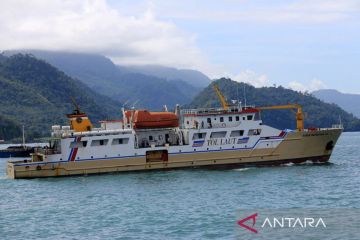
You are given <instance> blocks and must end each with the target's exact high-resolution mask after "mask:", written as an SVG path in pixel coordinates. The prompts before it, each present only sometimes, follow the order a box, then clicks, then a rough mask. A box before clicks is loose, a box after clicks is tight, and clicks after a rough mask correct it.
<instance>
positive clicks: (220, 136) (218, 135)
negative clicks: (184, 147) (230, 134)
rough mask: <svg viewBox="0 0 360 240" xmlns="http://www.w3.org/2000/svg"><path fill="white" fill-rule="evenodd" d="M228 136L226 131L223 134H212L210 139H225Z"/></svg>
mask: <svg viewBox="0 0 360 240" xmlns="http://www.w3.org/2000/svg"><path fill="white" fill-rule="evenodd" d="M225 136H226V131H222V132H212V133H211V134H210V138H224V137H225Z"/></svg>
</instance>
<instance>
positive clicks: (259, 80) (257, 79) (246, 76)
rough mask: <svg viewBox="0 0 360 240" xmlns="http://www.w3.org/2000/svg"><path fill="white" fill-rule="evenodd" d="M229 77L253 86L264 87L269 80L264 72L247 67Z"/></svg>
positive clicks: (268, 83)
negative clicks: (260, 72) (257, 71)
mask: <svg viewBox="0 0 360 240" xmlns="http://www.w3.org/2000/svg"><path fill="white" fill-rule="evenodd" d="M229 77H230V78H232V79H233V80H235V81H237V82H245V83H249V84H251V85H253V86H254V87H264V86H269V85H270V81H269V79H268V77H267V76H266V75H265V74H258V73H256V72H254V71H252V70H249V69H247V70H244V71H242V72H240V73H239V74H237V75H234V76H229Z"/></svg>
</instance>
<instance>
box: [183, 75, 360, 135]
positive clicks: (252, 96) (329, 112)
mask: <svg viewBox="0 0 360 240" xmlns="http://www.w3.org/2000/svg"><path fill="white" fill-rule="evenodd" d="M216 83H217V84H218V86H219V88H220V89H221V91H222V93H223V94H224V95H225V96H226V97H227V98H228V99H239V97H238V96H239V93H242V92H243V89H244V87H245V90H246V91H245V92H246V100H247V103H248V104H254V105H256V106H269V105H284V104H289V103H298V104H300V105H302V106H303V111H304V112H305V127H307V128H309V127H331V126H332V124H337V123H339V116H340V117H341V119H342V123H343V124H344V128H345V130H346V131H359V130H360V120H359V119H358V118H356V117H354V116H353V115H352V114H350V113H347V112H345V111H344V110H343V109H341V108H340V107H339V106H337V105H335V104H329V103H325V102H323V101H321V100H319V99H317V98H315V97H313V96H311V95H309V94H303V93H300V92H296V91H293V90H290V89H286V88H283V87H262V88H255V87H253V86H251V85H248V84H244V83H238V82H235V81H232V80H231V79H225V78H222V79H219V80H216ZM241 99H242V100H243V97H242V98H240V100H241ZM242 102H244V100H243V101H242ZM219 105H220V103H219V100H218V98H217V96H216V94H215V93H214V90H213V88H212V86H211V85H209V86H208V87H207V88H205V89H204V90H203V91H202V92H200V93H199V94H198V95H197V96H196V97H195V98H194V100H193V101H192V102H191V103H190V104H189V106H188V107H192V108H197V107H219ZM261 117H262V119H263V121H264V124H267V125H270V126H273V127H276V128H280V129H285V128H290V129H295V128H296V121H295V114H294V113H293V112H291V111H290V110H271V111H262V112H261Z"/></svg>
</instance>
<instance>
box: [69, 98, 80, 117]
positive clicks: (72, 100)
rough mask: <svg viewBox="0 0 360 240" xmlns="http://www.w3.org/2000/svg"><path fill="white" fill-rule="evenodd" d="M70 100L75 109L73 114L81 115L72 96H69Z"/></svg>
mask: <svg viewBox="0 0 360 240" xmlns="http://www.w3.org/2000/svg"><path fill="white" fill-rule="evenodd" d="M70 99H71V102H72V103H73V104H74V107H75V110H74V112H75V114H81V113H80V107H79V105H78V104H77V103H76V101H75V99H74V98H73V97H72V96H70Z"/></svg>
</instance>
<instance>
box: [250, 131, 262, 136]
mask: <svg viewBox="0 0 360 240" xmlns="http://www.w3.org/2000/svg"><path fill="white" fill-rule="evenodd" d="M260 133H261V129H250V130H249V133H248V135H249V136H256V135H260Z"/></svg>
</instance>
